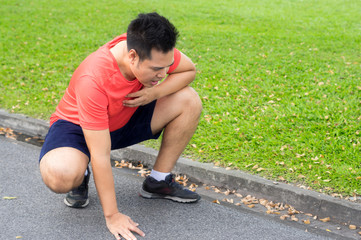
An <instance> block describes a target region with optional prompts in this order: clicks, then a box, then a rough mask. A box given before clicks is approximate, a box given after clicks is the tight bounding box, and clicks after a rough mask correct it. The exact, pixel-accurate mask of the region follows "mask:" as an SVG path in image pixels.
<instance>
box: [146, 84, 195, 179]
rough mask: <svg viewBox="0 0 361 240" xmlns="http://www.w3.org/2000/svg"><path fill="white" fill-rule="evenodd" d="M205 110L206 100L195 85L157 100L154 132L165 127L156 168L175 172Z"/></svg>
mask: <svg viewBox="0 0 361 240" xmlns="http://www.w3.org/2000/svg"><path fill="white" fill-rule="evenodd" d="M201 112H202V102H201V100H200V99H199V96H198V94H197V93H196V92H195V91H194V89H193V88H191V87H185V88H184V89H182V90H180V91H178V92H176V93H174V94H171V95H169V96H166V97H164V98H162V99H159V100H158V101H157V104H156V107H155V110H154V114H153V118H152V123H151V126H152V131H153V134H154V133H157V132H159V131H161V129H163V128H164V132H163V139H162V144H161V147H160V150H159V154H158V157H157V160H156V162H155V165H154V168H153V169H154V170H156V171H159V172H171V170H172V169H173V167H174V166H175V164H176V162H177V160H178V158H179V157H180V155H181V154H182V152H183V151H184V149H185V147H186V146H187V144H188V143H189V141H190V140H191V138H192V136H193V134H194V132H195V130H196V128H197V126H198V122H199V117H200V115H201Z"/></svg>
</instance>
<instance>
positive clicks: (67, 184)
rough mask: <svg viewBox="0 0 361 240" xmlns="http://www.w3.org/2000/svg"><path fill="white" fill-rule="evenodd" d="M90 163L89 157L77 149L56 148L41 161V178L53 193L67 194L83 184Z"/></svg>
mask: <svg viewBox="0 0 361 240" xmlns="http://www.w3.org/2000/svg"><path fill="white" fill-rule="evenodd" d="M88 162H89V159H88V157H87V156H86V155H85V154H84V153H82V152H81V151H79V150H77V149H75V148H70V147H61V148H56V149H53V150H51V151H49V152H48V153H46V154H45V155H44V157H43V158H42V159H41V161H40V172H41V176H42V178H43V181H44V183H45V184H46V186H48V187H49V188H50V189H51V190H52V191H54V192H56V193H67V192H69V191H70V190H72V189H74V188H76V187H78V186H79V185H80V184H81V183H82V181H83V179H84V173H85V171H86V169H87V166H88Z"/></svg>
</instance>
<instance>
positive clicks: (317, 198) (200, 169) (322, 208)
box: [0, 109, 361, 226]
mask: <svg viewBox="0 0 361 240" xmlns="http://www.w3.org/2000/svg"><path fill="white" fill-rule="evenodd" d="M0 126H2V127H8V128H11V129H13V130H15V131H17V132H21V133H24V134H27V135H30V136H38V137H41V138H45V136H46V134H47V132H48V129H49V123H48V122H47V121H44V120H39V119H34V118H30V117H27V116H25V115H22V114H13V113H9V112H8V111H6V110H3V109H0ZM157 154H158V151H156V150H154V149H152V148H147V147H144V146H142V145H133V146H130V147H127V148H124V149H121V150H115V151H112V153H111V159H112V161H115V160H118V161H119V160H123V159H124V160H127V161H130V162H134V163H138V162H141V163H142V164H143V165H144V166H147V167H148V168H151V167H152V166H153V164H154V162H155V159H156V156H157ZM173 172H174V173H179V174H185V175H187V176H188V177H189V178H190V179H191V180H193V181H197V182H201V183H204V184H207V185H211V186H216V187H224V188H227V189H232V190H237V192H239V193H241V194H247V195H252V196H255V197H256V198H265V199H268V200H271V201H274V202H282V203H287V204H289V205H291V206H293V207H295V208H296V209H297V210H300V211H302V212H306V213H307V212H310V213H313V214H314V215H317V216H318V217H319V218H323V217H330V218H331V221H332V222H335V223H347V224H354V225H357V226H360V225H361V204H358V203H353V202H350V201H347V200H343V199H339V198H334V197H331V196H328V195H325V194H322V193H318V192H315V191H311V190H307V189H302V188H299V187H296V186H294V185H291V184H286V183H281V182H275V181H271V180H267V179H264V178H261V177H259V176H255V175H251V174H248V173H245V172H242V171H240V170H226V169H224V168H221V167H216V166H214V165H213V164H211V163H200V162H196V161H192V160H190V159H187V158H180V159H179V160H178V162H177V164H176V166H175V168H174V171H173Z"/></svg>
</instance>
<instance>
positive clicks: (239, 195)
mask: <svg viewBox="0 0 361 240" xmlns="http://www.w3.org/2000/svg"><path fill="white" fill-rule="evenodd" d="M234 195H236V196H237V197H239V198H241V197H243V196H242V194H239V193H235V194H234Z"/></svg>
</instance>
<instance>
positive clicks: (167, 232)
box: [0, 136, 330, 240]
mask: <svg viewBox="0 0 361 240" xmlns="http://www.w3.org/2000/svg"><path fill="white" fill-rule="evenodd" d="M39 153H40V148H39V147H36V146H33V145H30V144H26V143H23V142H17V141H13V140H10V139H6V138H4V137H1V136H0V239H1V240H3V239H4V240H7V239H36V240H41V239H47V240H52V239H54V240H55V239H57V240H58V239H87V240H88V239H115V238H114V237H113V236H112V235H111V234H110V233H109V232H108V230H107V228H106V225H105V220H104V217H103V215H102V209H101V205H100V202H99V199H98V197H97V193H96V190H95V186H94V182H93V179H91V181H90V187H89V196H90V204H89V206H88V207H87V208H85V209H72V208H69V207H66V206H65V205H64V203H63V198H64V195H61V194H55V193H53V192H51V191H50V190H49V189H47V187H46V186H45V185H44V184H43V182H42V180H41V176H40V172H39V168H38V156H39ZM113 175H114V179H115V183H116V195H117V200H118V206H119V209H120V211H121V212H123V213H124V214H127V215H129V216H130V217H131V218H132V219H133V220H134V221H136V222H138V223H140V228H141V229H142V230H143V231H144V232H145V234H146V236H145V237H144V238H142V237H138V239H157V240H159V239H171V240H172V239H175V240H176V239H194V240H202V239H206V240H210V239H252V240H253V239H275V240H282V239H287V240H288V239H293V240H294V239H302V240H307V239H310V240H311V239H312V240H318V239H330V238H328V237H326V236H321V235H317V234H316V233H313V232H306V231H305V230H304V229H302V228H298V227H297V226H293V225H292V224H285V223H283V222H281V221H275V220H273V219H270V218H267V217H265V216H260V215H257V214H253V213H251V212H247V211H242V210H235V209H234V208H231V207H227V206H223V205H218V204H215V203H212V201H210V200H209V198H207V196H204V197H203V199H202V200H201V201H200V202H199V203H196V204H180V203H174V202H172V201H169V200H153V199H152V200H148V199H143V198H141V197H139V194H138V192H139V189H140V187H141V184H142V181H143V180H144V179H143V178H142V177H139V176H136V175H135V174H134V173H132V172H131V171H128V170H124V169H117V168H114V169H113Z"/></svg>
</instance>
